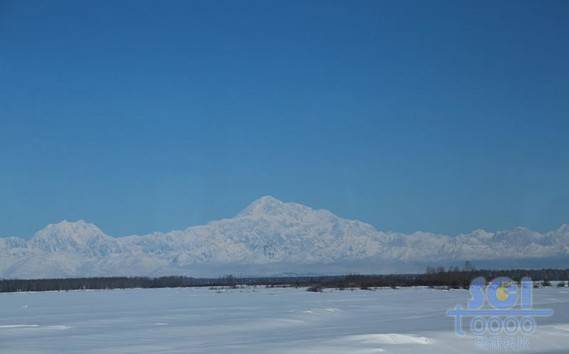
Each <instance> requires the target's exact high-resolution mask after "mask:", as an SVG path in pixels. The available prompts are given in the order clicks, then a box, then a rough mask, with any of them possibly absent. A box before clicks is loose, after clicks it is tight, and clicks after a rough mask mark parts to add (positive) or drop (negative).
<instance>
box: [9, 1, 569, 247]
mask: <svg viewBox="0 0 569 354" xmlns="http://www.w3.org/2000/svg"><path fill="white" fill-rule="evenodd" d="M568 16H569V1H554V0H549V1H537V0H536V1H518V0H516V1H454V0H452V1H416V2H415V1H391V2H388V1H355V2H354V1H343V2H339V1H324V0H323V1H289V0H286V1H265V0H262V1H140V0H137V1H88V2H85V1H28V0H26V1H5V0H0V123H1V124H0V235H3V236H24V237H27V236H30V235H32V233H33V232H35V231H36V230H38V229H40V228H42V227H43V226H45V225H46V224H48V223H53V222H58V221H60V220H62V219H67V220H75V219H85V220H87V221H90V222H93V223H95V224H97V225H98V226H100V227H101V228H102V229H103V230H104V231H105V232H107V233H109V234H111V235H115V236H119V235H126V234H133V233H147V232H151V231H156V230H161V231H167V230H172V229H178V228H184V227H187V226H190V225H195V224H200V223H204V222H207V221H210V220H212V219H216V218H221V217H229V216H232V215H234V214H235V213H237V212H238V211H239V210H240V209H242V208H244V207H245V206H246V205H247V204H248V203H249V202H251V201H252V200H254V199H256V198H257V197H259V196H262V195H266V194H270V195H273V196H275V197H277V198H279V199H282V200H285V201H296V202H300V203H305V204H307V205H310V206H313V207H316V208H326V209H329V210H331V211H333V212H334V213H336V214H338V215H340V216H344V217H348V218H358V219H361V220H364V221H366V222H369V223H371V224H373V225H374V226H376V227H378V228H380V229H386V230H395V231H403V232H410V231H415V230H425V231H433V232H444V233H458V232H468V231H471V230H473V229H476V228H487V229H490V230H494V229H504V228H510V227H514V226H518V225H524V226H528V227H530V228H533V229H536V230H548V229H553V228H557V227H558V226H559V225H560V224H562V223H569V65H568V63H569V21H568V20H567V18H568Z"/></svg>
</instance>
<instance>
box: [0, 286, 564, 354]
mask: <svg viewBox="0 0 569 354" xmlns="http://www.w3.org/2000/svg"><path fill="white" fill-rule="evenodd" d="M467 298H468V292H467V291H464V290H456V291H441V290H432V289H423V288H407V289H397V290H393V289H380V290H376V291H362V290H357V291H336V290H335V291H327V292H324V293H310V292H307V291H305V290H303V289H264V288H256V289H253V288H248V289H238V290H227V291H222V292H216V291H213V290H209V289H191V288H190V289H145V290H138V289H134V290H108V291H72V292H44V293H11V294H0V353H58V354H59V353H290V354H302V353H319V354H320V353H323V354H324V353H325V354H334V353H338V354H349V353H357V354H371V353H382V352H384V353H406V354H407V353H479V352H485V351H484V350H483V349H481V348H480V347H477V346H476V345H475V343H474V340H473V338H472V337H462V338H461V337H457V336H455V334H454V332H453V327H452V326H453V322H452V319H450V318H447V317H446V310H447V309H448V308H451V307H454V306H455V305H456V304H463V305H464V304H465V303H466V301H467ZM534 298H535V302H536V305H537V306H539V307H549V308H553V309H554V310H555V315H554V316H553V317H551V318H546V319H540V320H539V321H538V325H539V328H538V332H537V334H535V335H533V336H531V337H530V338H529V348H528V349H526V350H524V352H526V353H568V352H569V290H568V289H567V288H564V289H558V288H546V289H536V290H535V294H534Z"/></svg>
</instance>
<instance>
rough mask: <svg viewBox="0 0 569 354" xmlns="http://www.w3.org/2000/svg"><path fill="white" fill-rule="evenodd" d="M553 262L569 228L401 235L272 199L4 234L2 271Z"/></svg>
mask: <svg viewBox="0 0 569 354" xmlns="http://www.w3.org/2000/svg"><path fill="white" fill-rule="evenodd" d="M552 259H561V260H563V261H566V260H568V259H569V226H568V225H563V226H561V227H560V228H559V229H557V230H554V231H550V232H547V233H538V232H534V231H531V230H528V229H526V228H515V229H512V230H507V231H498V232H488V231H485V230H476V231H473V232H471V233H468V234H461V235H456V236H447V235H440V234H432V233H427V232H416V233H412V234H402V233H395V232H384V231H379V230H377V229H375V228H374V227H373V226H371V225H369V224H366V223H363V222H361V221H357V220H347V219H343V218H340V217H338V216H336V215H334V214H332V213H331V212H329V211H327V210H315V209H312V208H309V207H307V206H304V205H301V204H296V203H284V202H281V201H279V200H277V199H275V198H273V197H270V196H265V197H262V198H259V199H258V200H256V201H254V202H253V203H251V204H250V205H249V206H247V207H246V208H245V209H244V210H243V211H241V212H240V213H239V214H237V215H236V216H235V217H233V218H229V219H223V220H218V221H213V222H210V223H209V224H207V225H201V226H194V227H190V228H187V229H185V230H180V231H171V232H167V233H154V234H150V235H143V236H137V235H135V236H127V237H120V238H114V237H111V236H108V235H106V234H105V233H104V232H103V231H101V230H100V229H99V228H98V227H97V226H95V225H93V224H89V223H87V222H85V221H76V222H69V221H63V222H60V223H58V224H52V225H48V226H47V227H45V228H44V229H42V230H40V231H38V232H37V233H36V234H35V235H34V237H33V238H32V239H30V240H28V241H26V240H23V239H19V238H14V237H5V238H0V277H5V278H6V277H15V278H37V277H70V276H99V275H105V276H110V275H167V274H185V275H196V276H205V275H207V276H216V275H223V274H230V273H233V274H241V275H243V274H245V275H269V274H285V273H295V274H322V273H346V272H354V271H357V272H368V273H382V272H394V271H422V270H423V267H424V266H425V265H439V264H441V265H447V264H453V263H454V264H459V263H462V262H464V261H465V260H473V261H477V262H478V263H477V264H479V265H482V264H484V263H485V262H488V263H489V264H490V263H492V264H496V262H502V263H503V265H504V266H507V264H508V262H510V261H512V262H513V261H515V264H516V266H520V265H522V266H523V264H524V262H526V260H527V264H531V265H532V266H535V265H536V264H540V262H542V261H543V262H542V263H543V264H545V263H547V262H549V261H551V260H552ZM566 264H567V265H568V266H569V263H566Z"/></svg>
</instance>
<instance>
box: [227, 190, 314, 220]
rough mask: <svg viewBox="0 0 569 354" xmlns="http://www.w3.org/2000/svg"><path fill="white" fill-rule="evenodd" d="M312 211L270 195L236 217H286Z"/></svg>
mask: <svg viewBox="0 0 569 354" xmlns="http://www.w3.org/2000/svg"><path fill="white" fill-rule="evenodd" d="M310 210H312V209H310V208H308V207H305V206H303V205H300V204H296V203H285V202H282V201H280V200H278V199H277V198H274V197H272V196H270V195H266V196H263V197H261V198H259V199H257V200H255V201H253V202H252V203H251V204H249V205H248V206H247V207H246V208H245V209H243V210H242V211H241V212H240V213H239V214H237V216H238V217H246V216H247V217H271V216H287V215H290V214H298V213H303V212H308V211H310Z"/></svg>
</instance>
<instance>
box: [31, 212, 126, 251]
mask: <svg viewBox="0 0 569 354" xmlns="http://www.w3.org/2000/svg"><path fill="white" fill-rule="evenodd" d="M30 243H31V245H33V246H34V247H37V248H39V249H41V250H43V251H47V252H73V253H79V254H90V255H92V254H106V253H108V252H109V250H110V249H111V248H112V247H113V245H114V243H115V239H114V238H112V237H110V236H107V235H106V234H105V233H104V232H103V231H101V229H99V228H98V227H97V226H96V225H94V224H90V223H88V222H85V221H83V220H79V221H67V220H63V221H61V222H59V223H57V224H50V225H48V226H46V227H45V228H43V229H41V230H40V231H38V232H36V234H35V235H34V237H33V238H32V239H31V240H30Z"/></svg>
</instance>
